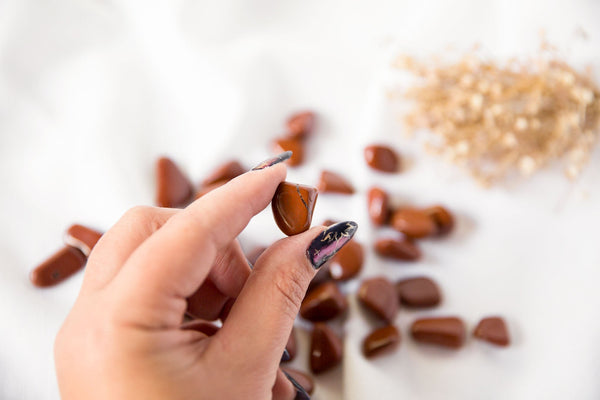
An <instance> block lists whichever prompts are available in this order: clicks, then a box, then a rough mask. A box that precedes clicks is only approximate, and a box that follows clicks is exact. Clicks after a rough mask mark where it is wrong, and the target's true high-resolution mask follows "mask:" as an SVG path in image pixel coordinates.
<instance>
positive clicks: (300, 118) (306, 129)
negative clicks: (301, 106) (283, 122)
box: [287, 111, 315, 139]
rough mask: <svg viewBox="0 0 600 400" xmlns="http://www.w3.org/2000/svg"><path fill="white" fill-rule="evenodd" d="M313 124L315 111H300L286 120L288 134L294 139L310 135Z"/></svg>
mask: <svg viewBox="0 0 600 400" xmlns="http://www.w3.org/2000/svg"><path fill="white" fill-rule="evenodd" d="M314 125H315V113H313V112H312V111H302V112H298V113H295V114H292V115H291V116H290V117H289V118H288V120H287V128H288V132H287V134H288V136H289V137H291V138H294V139H304V138H305V137H306V136H308V135H310V134H311V132H312V130H313V127H314Z"/></svg>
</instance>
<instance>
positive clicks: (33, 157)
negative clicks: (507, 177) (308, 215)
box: [0, 0, 600, 400]
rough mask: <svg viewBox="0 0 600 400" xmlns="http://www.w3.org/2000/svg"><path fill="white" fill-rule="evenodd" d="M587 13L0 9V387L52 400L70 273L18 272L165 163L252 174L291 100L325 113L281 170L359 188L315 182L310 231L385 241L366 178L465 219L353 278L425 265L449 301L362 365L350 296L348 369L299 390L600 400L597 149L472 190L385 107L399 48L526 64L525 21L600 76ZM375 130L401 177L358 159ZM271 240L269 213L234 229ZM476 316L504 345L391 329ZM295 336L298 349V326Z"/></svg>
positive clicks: (471, 8)
mask: <svg viewBox="0 0 600 400" xmlns="http://www.w3.org/2000/svg"><path fill="white" fill-rule="evenodd" d="M598 17H600V3H598V2H595V1H592V0H588V1H585V0H579V1H564V2H558V1H502V0H497V1H488V2H486V1H456V2H446V1H431V2H424V1H423V2H417V1H392V0H389V1H384V0H376V1H375V0H373V1H368V2H367V1H364V2H359V1H338V0H305V1H302V2H291V1H287V2H286V1H267V0H256V1H241V0H239V1H237V0H225V1H218V2H216V1H198V2H193V1H182V0H178V1H159V0H154V1H141V0H137V1H136V0H130V1H120V0H113V1H109V0H103V1H100V0H94V1H92V0H87V1H80V0H63V1H58V0H55V1H51V0H37V1H33V0H3V1H0V184H1V186H0V188H1V189H0V210H1V211H0V218H1V219H0V221H1V222H2V230H1V233H0V327H1V330H0V331H1V332H2V333H1V335H2V345H1V346H0V398H2V399H7V400H9V399H10V400H12V399H19V400H20V399H56V398H58V392H57V388H56V384H55V378H54V371H53V362H52V341H53V337H54V335H55V333H56V331H57V329H58V327H59V326H60V323H61V321H62V320H63V318H64V317H65V315H66V313H67V312H68V310H69V308H70V306H71V304H72V303H73V301H74V298H75V296H76V294H77V290H78V287H79V284H80V282H81V274H78V275H77V276H75V277H74V278H72V279H70V280H68V281H67V282H65V283H63V284H61V285H59V286H57V287H56V288H53V289H48V290H39V289H35V288H33V287H32V286H31V284H30V283H29V281H28V277H27V276H28V273H29V271H30V269H31V268H32V267H33V266H35V265H36V264H37V263H38V262H40V261H41V260H43V259H44V258H45V257H46V256H47V255H49V254H51V253H52V252H53V251H55V250H56V249H57V248H58V247H59V246H60V243H61V237H62V233H63V230H64V229H65V228H66V227H67V226H68V225H69V224H70V223H72V222H81V223H84V224H89V225H92V226H96V227H98V228H101V229H107V228H108V227H109V226H110V225H111V224H112V223H113V222H114V221H115V220H116V219H117V218H118V217H119V216H120V215H121V214H122V213H123V212H124V211H125V210H126V209H127V208H129V207H131V206H133V205H136V204H151V203H152V200H153V196H154V194H153V190H154V182H153V162H154V160H155V159H156V157H157V156H158V155H159V154H165V153H166V154H169V155H170V156H172V157H173V158H174V159H175V160H177V161H178V162H179V163H180V164H181V165H182V166H183V167H184V168H185V170H186V171H187V172H188V173H189V174H190V175H191V176H192V177H193V178H194V179H195V180H199V179H200V178H201V177H202V176H203V175H204V174H205V173H206V172H207V171H208V170H209V169H210V168H211V167H212V166H214V165H215V164H216V163H218V162H219V160H222V159H229V158H239V159H241V160H243V161H244V162H245V163H246V164H247V165H248V166H251V165H252V164H254V163H256V162H258V161H260V160H262V159H263V158H266V156H267V155H268V154H269V150H270V149H269V146H268V143H269V140H270V139H271V138H272V137H274V136H276V135H277V134H279V133H280V132H281V131H282V122H283V119H284V116H285V115H286V114H287V113H289V112H290V111H293V110H296V109H298V108H303V107H310V108H313V109H315V110H317V111H318V112H319V113H320V115H321V120H320V125H319V128H318V130H317V132H316V134H315V137H314V139H312V140H311V142H310V144H309V150H310V151H309V153H308V160H307V162H308V163H307V165H306V166H304V167H301V168H298V169H296V170H291V171H290V173H289V179H290V180H294V181H302V182H305V183H316V180H317V176H318V171H319V170H320V169H321V168H322V167H329V168H332V169H334V170H338V171H340V172H343V173H344V174H346V176H347V177H349V178H351V179H352V180H353V182H354V183H355V185H356V186H357V188H358V189H359V193H358V194H357V195H356V196H354V197H352V198H345V197H340V196H326V195H322V196H321V197H320V199H319V202H318V205H317V211H316V216H315V220H316V221H317V222H320V221H321V220H322V219H323V218H325V217H334V218H348V217H350V218H354V219H356V220H357V221H358V222H359V223H360V230H359V233H358V239H359V240H361V241H362V242H363V243H365V244H369V243H370V242H371V241H372V240H373V238H374V237H375V235H376V234H379V233H376V232H374V231H373V230H372V229H371V227H370V226H369V223H368V220H367V219H366V215H365V204H364V191H365V190H366V189H367V188H368V186H369V185H371V184H372V183H374V182H376V183H379V184H382V185H384V186H385V187H386V188H388V189H389V190H390V192H392V193H394V194H395V195H396V196H398V198H399V199H401V200H404V201H410V202H414V203H416V204H430V203H434V202H440V201H441V202H443V203H446V204H447V205H448V206H450V208H452V209H453V210H455V211H456V212H457V215H458V219H459V220H458V229H457V231H456V233H455V234H454V235H453V236H452V237H451V238H448V239H447V240H443V241H429V242H426V243H424V245H423V249H424V253H425V258H424V260H423V261H422V262H420V263H417V264H415V265H410V266H405V265H394V264H391V263H387V262H382V261H380V260H378V259H376V258H375V257H373V255H372V254H369V255H368V263H367V265H366V268H365V271H364V272H363V276H370V275H375V274H379V273H384V274H386V275H388V276H390V277H392V278H394V279H396V278H400V277H403V276H412V275H417V274H426V275H429V276H432V277H434V278H435V279H436V280H437V281H438V282H439V284H440V285H441V287H442V290H443V292H444V303H443V305H442V306H441V308H439V309H437V310H433V311H429V312H422V313H415V312H409V311H405V310H402V311H401V312H400V315H399V317H398V320H397V324H398V325H399V326H400V328H401V330H402V332H403V334H404V341H403V344H402V345H401V348H400V350H399V351H398V352H397V353H395V354H394V355H391V356H388V357H386V358H381V359H379V360H376V361H369V362H367V361H365V360H364V359H363V358H362V356H361V355H360V352H359V346H360V341H361V339H362V337H364V335H365V334H366V333H367V332H368V330H369V323H368V321H367V320H366V319H365V318H364V316H363V315H362V313H361V312H360V311H359V310H358V309H357V307H356V304H355V301H354V298H353V297H352V296H351V299H352V300H351V304H352V310H351V313H350V317H349V319H348V322H347V323H346V344H345V351H346V357H345V360H344V365H343V368H341V369H339V370H338V371H336V372H332V373H330V374H327V375H325V376H324V377H322V378H319V380H318V384H319V387H318V389H317V392H316V394H315V396H314V398H319V399H339V398H346V399H367V398H378V399H380V400H383V399H396V398H402V399H480V398H486V399H531V398H544V399H564V398H576V399H597V398H599V397H600V387H599V386H598V378H599V377H600V346H598V340H597V338H598V337H600V322H599V320H598V318H597V315H598V309H599V306H600V293H599V291H598V289H597V286H598V285H597V282H598V280H599V278H600V272H599V271H598V269H599V268H600V252H599V251H598V246H597V243H596V242H597V234H596V227H597V226H598V222H599V220H598V219H599V218H600V217H599V216H600V203H599V202H598V199H599V196H600V189H599V188H598V181H599V179H600V153H599V152H596V153H595V155H594V158H593V161H592V164H591V165H590V167H589V168H588V169H587V170H586V172H585V174H584V176H583V177H582V178H581V179H580V180H579V181H577V182H576V183H573V184H572V183H569V182H567V181H565V180H564V179H563V178H562V176H561V175H560V174H559V173H556V172H548V173H543V174H541V175H540V176H538V177H536V178H535V179H533V180H532V181H531V182H529V183H527V184H517V185H510V186H509V187H500V188H494V189H491V190H483V189H481V188H479V187H477V186H476V185H474V184H473V183H472V182H471V181H470V180H469V179H468V178H466V177H464V176H463V175H462V174H461V173H459V172H458V171H456V170H454V169H453V168H448V167H447V166H446V165H445V164H443V163H441V162H440V161H438V160H436V159H433V158H431V157H429V156H426V155H424V154H423V152H422V151H421V150H420V148H419V146H417V145H416V144H415V143H412V142H410V141H407V140H406V139H403V138H402V137H401V135H400V132H401V128H400V126H399V125H398V124H396V123H395V122H394V121H395V118H396V115H395V113H394V111H393V109H392V108H391V107H390V106H389V104H388V103H387V102H386V100H385V89H386V87H387V85H388V83H389V82H390V81H393V79H394V74H393V73H392V72H390V71H389V69H388V63H389V59H390V57H389V56H390V54H393V53H394V52H395V51H396V50H398V49H400V50H402V51H408V52H411V53H414V54H430V53H434V52H439V51H441V50H443V49H444V47H445V46H446V45H448V44H456V45H458V46H459V47H463V48H464V47H468V46H470V45H471V44H473V43H475V42H479V43H482V44H483V48H484V50H485V51H486V52H487V53H488V54H490V55H494V56H507V55H513V54H521V55H522V54H528V53H531V52H533V51H535V49H537V47H538V44H539V36H538V33H539V31H540V29H545V30H546V32H547V34H548V38H549V39H550V41H551V42H552V43H555V44H557V45H559V46H560V47H561V48H563V49H565V55H566V56H567V57H568V59H569V60H571V61H573V62H575V63H576V64H577V65H585V64H586V63H589V62H592V63H595V66H596V71H598V65H599V61H600V60H598V55H599V54H600V47H599V43H600V41H599V39H600V28H598V23H597V20H598ZM579 28H583V29H584V30H585V31H587V33H588V34H589V40H588V41H587V42H582V41H581V40H578V39H577V38H576V36H577V35H576V34H575V32H576V31H577V30H578V29H579ZM370 141H387V142H390V143H392V144H394V145H396V146H397V147H398V148H399V149H401V151H402V152H403V154H405V155H406V156H407V158H408V159H409V160H411V163H410V164H411V167H410V168H408V170H407V171H406V172H405V173H404V174H402V175H398V176H394V177H382V176H378V175H377V174H374V173H371V172H369V171H367V170H366V168H365V167H364V165H363V162H362V158H361V157H362V156H361V148H362V146H363V145H364V144H365V143H367V142H370ZM279 237H281V233H280V232H278V231H277V229H276V228H275V227H274V224H273V222H272V219H271V217H270V215H269V213H268V212H266V213H263V214H262V215H260V216H259V217H258V218H257V219H256V220H255V221H253V222H252V223H251V225H250V226H249V227H248V230H247V231H246V232H245V233H244V234H243V235H242V240H243V242H244V245H245V246H247V247H251V246H252V245H253V244H256V243H260V244H268V243H270V242H271V241H273V240H275V239H276V238H279ZM355 286H356V282H355V283H351V284H349V285H347V286H346V287H345V288H344V289H345V290H347V291H348V292H352V291H353V289H354V288H355ZM488 313H494V314H495V313H499V314H502V315H505V316H506V317H507V320H508V322H509V325H510V329H511V333H512V334H513V337H514V346H512V347H510V348H509V349H502V350H499V349H494V348H490V347H489V346H485V345H482V344H480V343H476V342H474V341H469V342H468V343H467V346H466V347H465V348H464V349H462V350H460V351H458V352H449V351H444V350H438V349H431V348H424V347H422V346H416V345H414V343H412V342H411V340H410V339H409V338H408V335H407V334H406V332H407V331H406V329H407V327H408V326H409V324H410V322H411V321H412V320H413V319H414V318H415V317H416V316H417V315H426V314H432V315H435V314H437V315H441V314H457V315H461V316H463V317H464V318H465V320H466V321H467V322H468V324H469V328H470V329H472V327H473V325H474V324H475V323H476V322H477V320H478V319H479V318H480V317H481V316H483V315H485V314H488ZM90 318H93V316H90ZM300 345H301V354H306V352H307V351H308V350H307V342H306V335H304V334H302V332H301V335H300ZM295 365H297V366H300V367H305V366H306V360H305V359H299V360H297V361H295Z"/></svg>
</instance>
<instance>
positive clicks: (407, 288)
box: [396, 277, 442, 308]
mask: <svg viewBox="0 0 600 400" xmlns="http://www.w3.org/2000/svg"><path fill="white" fill-rule="evenodd" d="M396 291H397V292H398V298H399V299H400V302H401V303H402V304H404V305H406V306H409V307H418V308H425V307H435V306H437V305H438V304H440V301H441V298H442V296H441V294H440V288H439V287H438V285H437V284H436V283H435V282H434V281H433V280H431V279H429V278H425V277H417V278H408V279H403V280H401V281H399V282H397V283H396Z"/></svg>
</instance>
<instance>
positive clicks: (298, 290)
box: [207, 221, 357, 374]
mask: <svg viewBox="0 0 600 400" xmlns="http://www.w3.org/2000/svg"><path fill="white" fill-rule="evenodd" d="M356 229H357V225H356V223H354V222H351V221H346V222H340V223H338V224H335V225H332V226H330V227H328V228H327V229H324V228H323V227H316V228H312V229H310V230H309V231H307V232H304V233H302V234H299V235H295V236H291V237H288V238H285V239H282V240H280V241H278V242H276V243H275V244H274V245H272V246H271V247H270V248H268V249H267V250H266V251H265V252H264V253H263V254H262V256H261V257H260V259H259V260H258V261H257V263H256V265H255V266H254V270H253V271H252V273H251V274H250V277H249V278H248V280H247V281H246V285H244V288H243V289H242V292H241V293H240V295H239V296H238V298H237V300H236V301H235V303H234V304H233V307H232V308H231V312H230V313H229V316H228V317H227V320H226V321H225V322H224V323H223V327H222V328H221V330H220V331H219V333H218V334H217V335H215V337H214V338H213V339H214V340H213V342H212V343H211V345H214V346H209V347H208V349H207V352H213V353H214V354H215V356H217V354H222V353H223V352H225V353H228V352H230V357H231V358H237V359H243V360H252V363H251V365H247V364H246V365H244V364H243V363H242V364H240V365H238V367H240V368H242V371H240V372H241V373H249V374H250V373H252V369H258V370H264V371H273V372H274V368H277V365H278V364H279V360H280V359H281V354H282V352H283V349H284V348H285V345H286V343H287V341H288V338H289V336H290V332H291V330H292V325H293V323H294V319H295V318H296V315H297V314H298V311H299V309H300V303H301V302H302V299H303V298H304V295H305V293H306V289H307V288H308V284H309V283H310V281H311V279H312V278H313V277H314V275H315V274H316V268H318V267H320V266H321V265H323V263H325V262H327V260H329V259H330V258H331V257H333V256H334V255H335V254H336V253H337V252H338V251H339V250H340V249H341V248H342V247H343V246H344V245H345V244H346V243H348V242H349V241H350V239H352V236H354V233H355V232H356ZM245 368H251V370H244V369H245Z"/></svg>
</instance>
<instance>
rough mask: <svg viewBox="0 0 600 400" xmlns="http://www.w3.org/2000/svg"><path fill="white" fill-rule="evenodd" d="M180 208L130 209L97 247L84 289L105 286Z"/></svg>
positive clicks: (85, 277) (145, 207)
mask: <svg viewBox="0 0 600 400" xmlns="http://www.w3.org/2000/svg"><path fill="white" fill-rule="evenodd" d="M179 211H180V210H176V209H171V208H158V207H149V206H138V207H134V208H131V209H129V210H128V211H127V212H126V213H125V214H124V215H123V216H122V217H121V218H120V219H119V221H117V223H116V224H115V225H114V226H113V227H112V228H110V229H109V230H108V232H106V233H105V234H104V235H102V238H101V239H100V241H99V242H98V244H96V246H95V247H94V251H93V252H92V254H91V255H90V257H89V260H88V263H87V266H86V268H85V275H84V279H83V285H82V288H83V290H85V289H87V288H90V289H100V288H102V287H104V286H105V285H106V284H107V283H108V282H110V280H111V279H112V278H113V277H114V276H115V275H116V274H117V273H118V272H119V270H120V269H121V267H122V266H123V264H124V263H125V261H126V260H127V259H128V258H129V256H130V255H131V253H133V251H134V250H135V249H136V248H137V247H138V246H139V245H140V244H142V243H143V242H144V240H146V239H147V238H148V237H149V236H150V235H152V234H153V233H154V232H155V231H157V230H158V229H159V228H160V227H161V226H163V225H164V223H165V222H167V221H168V220H169V218H171V217H172V216H173V215H175V214H176V213H177V212H179Z"/></svg>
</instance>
